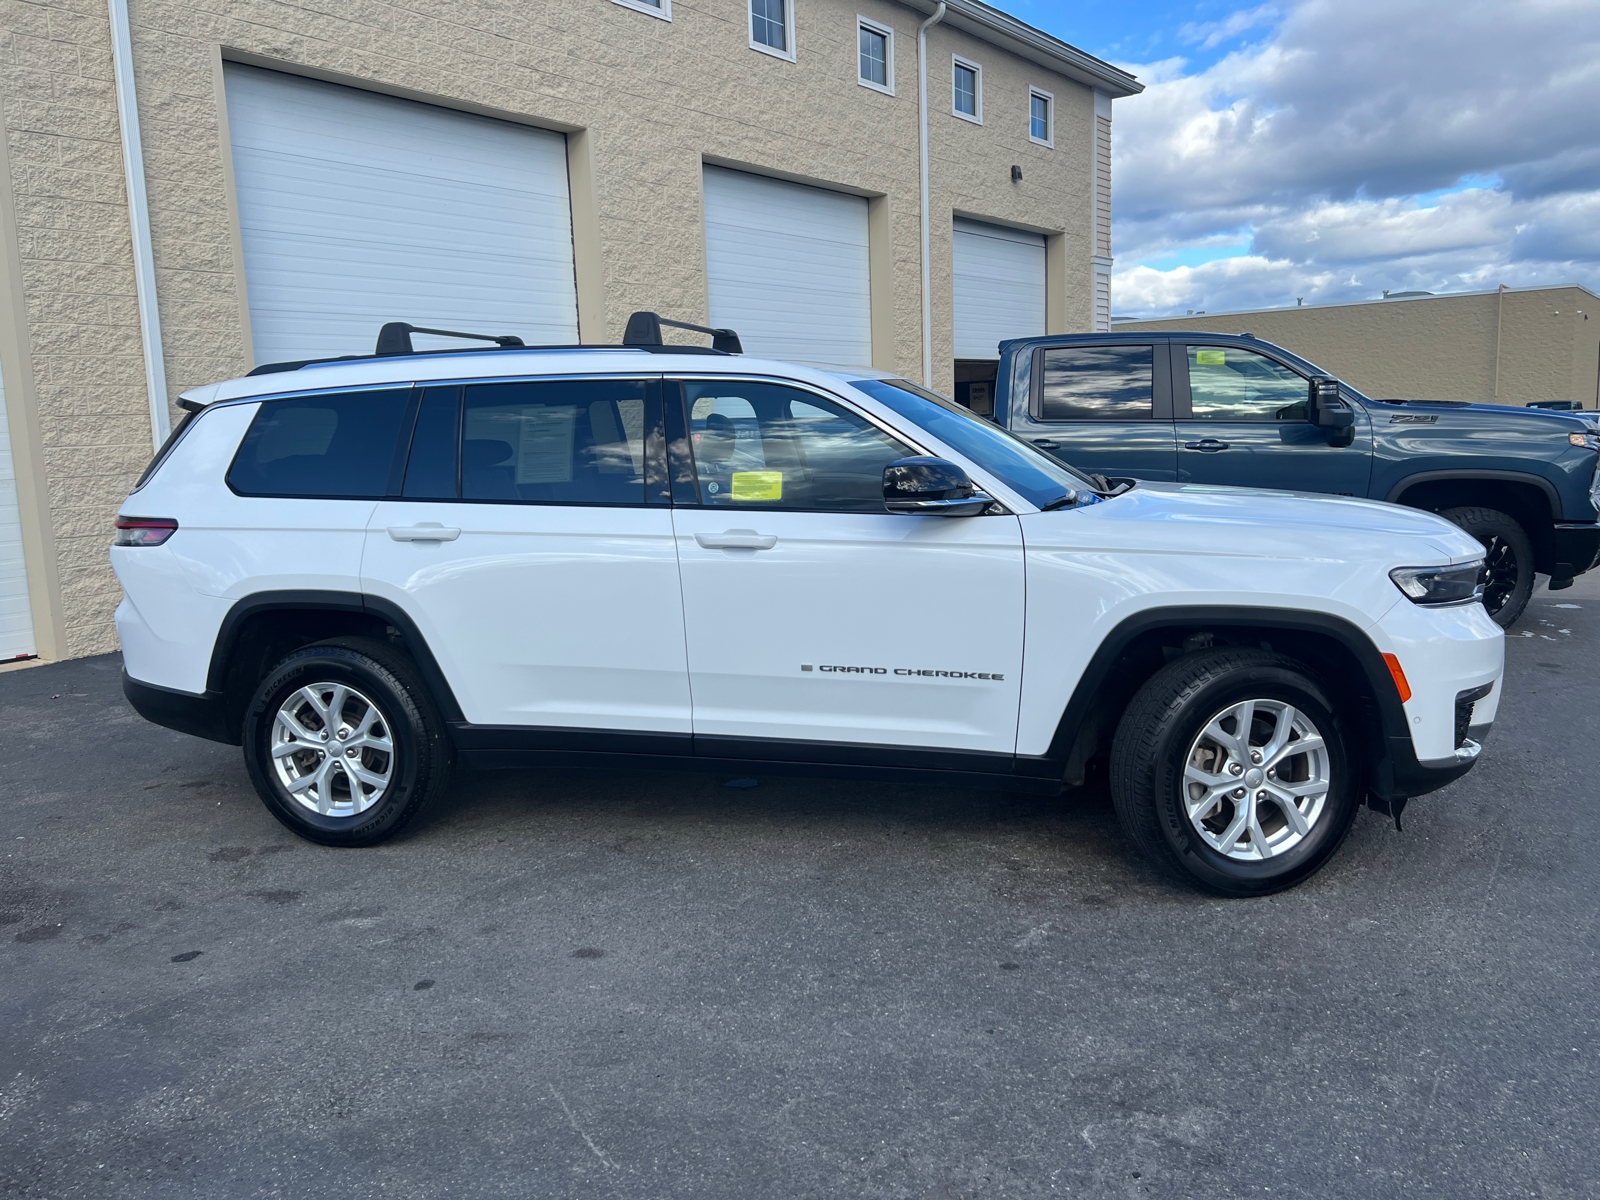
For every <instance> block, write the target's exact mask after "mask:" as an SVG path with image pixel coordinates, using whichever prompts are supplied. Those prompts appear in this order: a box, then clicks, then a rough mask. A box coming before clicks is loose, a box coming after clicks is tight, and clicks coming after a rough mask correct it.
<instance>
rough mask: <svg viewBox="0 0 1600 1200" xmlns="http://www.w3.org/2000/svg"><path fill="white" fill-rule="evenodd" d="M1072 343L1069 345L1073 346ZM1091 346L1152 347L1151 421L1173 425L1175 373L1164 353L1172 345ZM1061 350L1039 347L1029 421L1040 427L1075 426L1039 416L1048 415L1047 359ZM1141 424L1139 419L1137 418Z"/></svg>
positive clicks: (1031, 373)
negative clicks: (1169, 422) (1045, 366)
mask: <svg viewBox="0 0 1600 1200" xmlns="http://www.w3.org/2000/svg"><path fill="white" fill-rule="evenodd" d="M1070 344H1071V343H1069V345H1070ZM1085 345H1090V346H1149V347H1150V417H1149V420H1150V421H1152V422H1155V421H1171V420H1173V413H1174V411H1175V409H1174V390H1175V389H1174V385H1173V380H1174V377H1175V372H1174V370H1173V367H1172V361H1171V359H1170V357H1169V355H1168V353H1167V352H1166V351H1165V350H1163V349H1162V347H1163V346H1166V345H1170V343H1167V342H1163V341H1160V340H1157V339H1146V338H1139V339H1130V340H1129V341H1125V342H1124V341H1117V342H1088V343H1085ZM1060 348H1061V347H1059V346H1035V347H1034V348H1033V354H1032V355H1031V356H1030V357H1031V360H1032V361H1031V362H1030V364H1029V371H1028V376H1029V378H1028V411H1027V418H1028V420H1029V421H1030V422H1032V423H1033V424H1036V425H1045V426H1049V425H1071V424H1074V422H1071V421H1047V420H1046V419H1045V418H1043V417H1041V416H1040V415H1039V414H1040V413H1042V412H1043V411H1044V355H1045V351H1046V350H1057V349H1060ZM1184 394H1185V396H1187V394H1188V382H1187V379H1186V380H1185V383H1184ZM1133 419H1134V420H1138V419H1139V418H1133ZM1084 423H1085V424H1087V422H1084Z"/></svg>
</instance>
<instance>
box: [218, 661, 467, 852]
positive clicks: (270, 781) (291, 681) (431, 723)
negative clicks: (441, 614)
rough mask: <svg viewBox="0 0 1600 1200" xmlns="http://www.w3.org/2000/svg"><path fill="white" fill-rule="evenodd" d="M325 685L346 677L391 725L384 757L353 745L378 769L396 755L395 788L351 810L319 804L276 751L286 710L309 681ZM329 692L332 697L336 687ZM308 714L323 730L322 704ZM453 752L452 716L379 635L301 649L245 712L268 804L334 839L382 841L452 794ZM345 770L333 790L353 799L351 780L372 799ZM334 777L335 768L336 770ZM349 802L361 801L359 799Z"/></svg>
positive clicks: (247, 739)
mask: <svg viewBox="0 0 1600 1200" xmlns="http://www.w3.org/2000/svg"><path fill="white" fill-rule="evenodd" d="M319 683H330V684H342V685H345V686H347V687H350V688H353V689H355V691H356V692H358V693H360V695H361V697H363V698H365V699H367V700H369V701H370V702H371V704H372V707H373V708H375V709H376V710H377V721H378V722H379V723H380V725H381V732H382V733H384V734H386V735H387V740H388V742H389V744H390V745H391V746H392V747H393V750H392V754H389V755H385V754H382V753H378V756H377V757H376V758H375V759H369V757H368V756H369V755H371V754H372V753H373V752H371V751H367V750H357V751H354V752H353V753H355V754H357V755H361V756H362V758H361V759H358V761H360V762H362V763H363V765H367V766H368V767H369V769H373V768H376V769H378V770H382V769H384V764H385V763H387V770H388V783H387V787H386V788H385V789H384V790H383V791H382V793H381V795H380V796H379V798H378V799H377V800H376V801H375V802H373V803H371V806H370V807H368V808H366V809H365V810H363V811H353V812H351V813H349V814H346V815H339V814H338V813H336V812H331V811H330V812H328V813H321V812H318V811H316V809H315V808H313V807H310V806H308V804H307V803H302V802H301V801H299V800H297V799H295V798H294V797H293V796H291V795H290V794H289V791H288V788H287V786H286V784H285V783H284V781H283V779H282V778H281V777H280V775H279V772H278V769H277V766H276V765H275V761H274V759H273V755H272V749H273V745H274V739H275V737H276V736H277V733H276V730H277V726H278V720H277V717H278V712H279V710H280V708H281V707H282V706H283V705H284V704H285V702H286V701H288V699H289V698H290V697H292V696H293V695H294V693H295V692H297V691H299V690H300V689H301V688H304V687H310V686H313V685H315V684H319ZM327 698H329V699H331V694H330V696H329V697H327ZM351 703H352V705H353V708H350V709H347V710H346V711H347V712H356V713H361V714H364V713H365V711H366V710H365V706H364V705H362V704H360V703H359V701H352V702H351ZM307 721H308V725H307V727H308V728H309V727H310V726H311V725H318V726H319V728H320V722H319V721H318V720H317V718H316V717H315V714H314V712H309V713H308V714H307ZM374 728H375V729H378V728H379V726H374ZM335 732H336V733H337V732H338V731H337V730H336V731H335ZM453 760H454V751H453V747H452V745H451V742H450V738H449V734H448V733H447V731H446V729H445V725H444V721H443V720H442V719H441V718H440V716H439V712H438V709H437V708H436V707H435V705H434V703H433V698H432V697H431V696H430V695H429V693H428V689H427V687H426V685H424V684H423V682H422V680H421V678H420V677H419V676H418V674H417V671H416V668H415V667H413V666H412V664H411V661H410V660H409V659H408V658H406V656H405V655H403V654H401V653H400V652H399V651H397V650H395V649H394V648H392V647H391V646H388V645H386V644H385V643H383V642H380V641H377V640H375V639H371V638H340V639H336V640H333V641H327V642H321V643H318V644H317V645H314V646H307V647H305V648H304V649H301V650H296V651H295V652H294V653H293V654H291V655H289V656H288V657H287V658H285V659H284V660H283V661H282V662H280V663H279V664H278V665H277V666H275V667H273V668H272V670H271V671H269V672H268V673H267V677H266V678H265V679H264V680H262V682H261V686H260V687H259V688H257V689H256V694H255V696H254V697H253V698H252V699H251V701H250V707H249V709H248V710H247V711H246V713H245V718H244V761H245V767H246V769H247V770H248V771H249V773H250V781H251V782H252V783H253V784H255V788H256V791H257V792H258V793H259V794H260V796H261V799H262V802H263V803H265V804H266V806H267V811H269V812H270V813H272V815H273V816H275V817H277V818H278V820H279V821H281V822H283V824H284V825H286V826H288V827H289V828H290V829H292V830H293V831H294V832H295V833H297V834H299V835H300V836H301V837H303V838H307V839H308V840H310V841H313V842H320V843H322V844H323V845H325V846H375V845H377V844H378V843H379V842H382V841H385V840H386V839H388V838H391V837H393V836H394V835H395V834H396V833H398V832H399V831H400V830H401V828H402V827H403V826H404V825H405V824H406V822H408V821H410V820H411V819H412V818H413V817H415V816H416V815H417V813H418V812H420V811H421V810H422V809H423V808H425V807H426V806H427V805H428V804H429V803H430V802H431V801H432V800H433V799H434V798H435V797H437V796H439V795H441V794H443V792H444V791H445V790H446V788H447V787H448V786H449V782H450V769H451V766H452V763H453ZM299 761H305V762H308V763H312V764H314V763H315V762H316V761H317V760H316V759H314V758H312V757H311V756H309V755H302V756H299ZM341 765H342V764H341ZM340 778H342V780H343V783H342V784H340V783H338V782H337V781H334V782H330V784H329V785H328V791H329V794H330V797H331V798H334V799H337V798H339V797H341V795H342V796H344V797H348V796H349V792H350V789H351V788H353V787H359V788H360V789H361V790H362V800H363V801H365V800H366V799H367V796H368V789H367V788H366V786H365V785H362V784H354V783H352V777H351V776H350V775H348V774H343V775H341V776H340ZM329 779H330V780H333V779H334V776H333V775H332V774H330V776H329ZM319 786H320V785H319ZM341 788H342V789H343V791H342V792H341ZM348 806H349V807H350V808H352V809H355V808H356V807H357V806H356V804H355V803H354V802H351V803H349V805H348ZM332 807H334V805H332V804H330V808H332Z"/></svg>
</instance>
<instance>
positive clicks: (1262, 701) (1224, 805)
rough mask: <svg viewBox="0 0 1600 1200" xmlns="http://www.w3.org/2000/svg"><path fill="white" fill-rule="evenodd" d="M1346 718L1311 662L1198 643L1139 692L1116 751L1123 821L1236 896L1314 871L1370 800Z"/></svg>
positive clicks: (1153, 847)
mask: <svg viewBox="0 0 1600 1200" xmlns="http://www.w3.org/2000/svg"><path fill="white" fill-rule="evenodd" d="M1356 770H1357V768H1356V764H1355V762H1354V760H1353V756H1352V755H1351V753H1350V752H1349V749H1348V746H1347V742H1346V730H1345V726H1344V723H1343V722H1342V721H1341V720H1340V718H1339V716H1338V714H1337V713H1336V711H1335V709H1334V705H1333V702H1332V701H1331V699H1330V698H1329V695H1328V692H1327V690H1326V689H1325V688H1324V687H1323V686H1322V685H1321V684H1320V683H1318V682H1317V680H1316V678H1315V677H1314V676H1313V675H1312V674H1311V672H1310V671H1309V670H1308V669H1307V668H1306V667H1305V666H1304V665H1303V664H1301V663H1299V662H1297V661H1296V660H1294V659H1292V658H1288V657H1286V656H1284V655H1282V654H1276V653H1273V652H1272V651H1269V650H1259V649H1218V650H1209V651H1204V652H1202V653H1199V654H1193V655H1189V656H1187V657H1185V658H1180V659H1178V660H1177V661H1175V662H1172V663H1169V664H1168V665H1167V666H1165V667H1163V668H1162V669H1161V670H1160V671H1157V672H1156V674H1155V675H1153V676H1152V677H1151V678H1150V680H1149V681H1148V682H1147V683H1145V685H1144V686H1143V687H1142V688H1140V689H1139V691H1138V693H1137V694H1135V696H1134V698H1133V700H1132V702H1131V703H1130V704H1129V705H1128V709H1127V711H1126V712H1125V713H1124V714H1123V717H1122V721H1121V723H1120V724H1119V725H1118V726H1117V733H1116V738H1115V740H1114V741H1113V743H1112V751H1111V794H1112V799H1113V801H1114V802H1115V804H1116V810H1117V818H1118V820H1119V822H1120V823H1121V825H1122V827H1123V829H1124V830H1125V831H1126V832H1127V833H1128V835H1129V836H1130V837H1131V838H1132V839H1133V840H1134V842H1136V843H1137V844H1138V846H1139V848H1140V849H1141V850H1143V851H1144V853H1145V854H1146V855H1147V856H1148V857H1149V858H1150V859H1151V860H1152V861H1153V862H1154V863H1156V864H1157V865H1158V866H1160V867H1163V868H1165V869H1166V870H1167V871H1168V872H1170V873H1174V874H1177V875H1180V876H1182V877H1184V878H1185V879H1187V880H1189V881H1191V882H1193V883H1197V884H1199V885H1200V886H1201V887H1204V888H1206V889H1208V890H1210V891H1213V892H1217V893H1220V894H1222V895H1225V896H1262V895H1267V894H1269V893H1271V892H1277V891H1282V890H1283V889H1284V888H1288V887H1293V886H1294V885H1295V884H1297V883H1300V882H1301V881H1302V880H1305V879H1307V878H1309V877H1310V876H1311V875H1312V874H1314V873H1315V872H1316V871H1317V870H1318V868H1320V867H1321V866H1322V865H1323V864H1324V863H1325V862H1327V861H1328V859H1329V858H1330V857H1331V856H1332V854H1333V852H1334V851H1335V850H1337V849H1338V848H1339V844H1340V843H1341V842H1342V841H1343V840H1344V837H1345V834H1346V833H1347V832H1349V829H1350V824H1351V822H1352V821H1353V820H1354V819H1355V815H1356V810H1357V808H1358V806H1359V801H1360V788H1359V786H1358V781H1357V778H1356Z"/></svg>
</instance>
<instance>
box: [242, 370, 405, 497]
mask: <svg viewBox="0 0 1600 1200" xmlns="http://www.w3.org/2000/svg"><path fill="white" fill-rule="evenodd" d="M410 396H411V390H410V389H409V388H383V389H380V390H375V391H370V392H333V393H328V394H325V395H317V396H293V397H290V398H288V399H285V400H268V401H265V402H264V403H263V404H262V405H261V408H260V410H259V411H258V412H257V413H256V415H255V419H254V420H252V421H251V422H250V428H249V429H248V430H246V431H245V435H244V440H243V441H242V442H240V444H239V452H238V453H237V454H236V455H235V456H234V459H233V465H232V466H231V467H229V468H228V485H229V486H230V487H231V488H233V490H234V491H235V492H237V493H238V494H239V495H241V496H303V497H321V498H325V499H332V500H377V499H380V498H382V497H383V496H384V495H385V494H387V492H388V489H389V476H390V472H391V470H392V468H393V467H394V464H395V451H396V444H397V443H398V442H399V440H400V427H401V424H402V423H403V421H404V419H405V416H406V411H407V401H408V400H409V399H410Z"/></svg>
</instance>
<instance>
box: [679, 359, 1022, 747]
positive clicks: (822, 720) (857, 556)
mask: <svg viewBox="0 0 1600 1200" xmlns="http://www.w3.org/2000/svg"><path fill="white" fill-rule="evenodd" d="M665 392H666V408H667V414H668V415H667V431H668V432H667V436H668V440H669V445H670V448H671V451H672V454H673V467H672V472H673V505H674V507H673V510H672V518H673V525H674V527H675V530H676V534H677V546H678V561H679V564H680V569H681V572H682V578H683V624H684V629H685V631H686V634H687V639H688V653H689V681H690V686H691V689H692V691H693V694H694V735H695V753H696V754H697V755H704V756H712V757H749V756H758V755H763V754H766V755H770V754H772V753H774V747H773V742H774V741H781V742H784V743H787V744H786V745H784V746H783V747H781V751H782V753H783V756H784V757H793V758H799V759H805V760H810V761H817V760H834V759H838V760H839V761H855V762H869V763H881V764H883V765H945V766H953V767H958V768H961V767H963V766H965V767H967V768H970V769H977V770H989V771H993V770H1002V771H1006V770H1010V768H1011V762H1012V755H1013V754H1014V753H1015V750H1016V735H1017V701H1018V696H1019V695H1020V692H1021V687H1020V684H1021V677H1022V637H1023V586H1024V581H1023V559H1022V534H1021V529H1020V526H1019V523H1018V521H1017V518H1016V517H1014V516H1009V515H1003V516H979V517H965V518H948V517H937V516H899V515H895V514H892V513H889V512H886V511H885V510H884V507H883V468H884V467H885V466H886V465H888V464H889V463H891V462H893V461H894V460H895V459H897V458H902V457H905V456H906V455H908V454H914V453H917V452H918V451H917V450H915V449H914V448H912V447H908V446H906V445H905V444H904V443H902V442H900V441H899V440H898V439H897V438H895V437H893V436H891V435H890V434H889V433H888V432H887V431H885V430H884V429H882V428H880V427H879V426H878V425H876V424H875V423H874V422H873V421H871V420H869V419H868V418H866V417H865V416H864V415H863V414H861V413H859V412H857V411H855V410H853V409H851V408H849V407H848V406H846V405H845V404H843V403H841V402H839V400H838V399H837V398H834V397H829V396H825V395H823V394H822V393H820V392H817V391H813V390H810V389H808V388H804V387H802V386H799V385H795V384H790V383H784V382H780V381H761V380H755V379H751V378H749V377H744V378H725V379H709V378H694V379H684V380H682V391H681V393H680V395H681V399H678V400H677V405H676V407H674V399H675V395H674V392H675V389H674V385H673V384H672V382H671V381H669V382H668V384H667V387H666V389H665ZM805 743H813V744H811V745H806V744H805ZM826 743H832V745H827V744H826ZM912 748H916V749H912ZM936 750H943V751H951V752H957V753H956V754H954V755H950V754H946V755H943V756H940V759H939V762H938V763H934V764H930V757H931V756H930V754H929V751H936Z"/></svg>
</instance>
